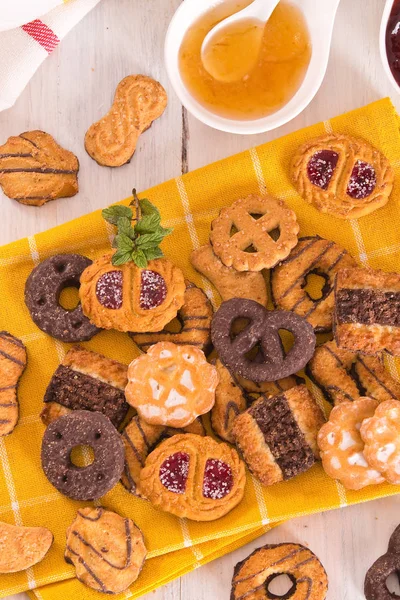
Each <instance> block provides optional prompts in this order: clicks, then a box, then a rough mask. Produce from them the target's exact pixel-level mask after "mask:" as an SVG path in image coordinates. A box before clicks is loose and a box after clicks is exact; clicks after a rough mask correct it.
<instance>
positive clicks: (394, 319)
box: [336, 288, 400, 327]
mask: <svg viewBox="0 0 400 600" xmlns="http://www.w3.org/2000/svg"><path fill="white" fill-rule="evenodd" d="M336 316H337V320H338V323H339V324H341V323H361V324H362V325H373V324H377V325H388V326H393V327H400V292H384V291H381V290H378V289H366V288H365V289H360V288H357V289H341V290H338V292H337V294H336Z"/></svg>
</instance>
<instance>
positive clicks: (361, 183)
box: [347, 160, 376, 200]
mask: <svg viewBox="0 0 400 600" xmlns="http://www.w3.org/2000/svg"><path fill="white" fill-rule="evenodd" d="M375 188H376V173H375V169H374V167H373V166H372V165H370V164H369V163H366V162H364V161H363V160H358V161H357V162H356V164H355V165H354V167H353V171H352V173H351V177H350V180H349V184H348V186H347V194H348V195H349V196H350V197H351V198H354V199H355V200H362V199H363V198H367V197H368V196H369V195H370V194H372V192H373V191H374V189H375Z"/></svg>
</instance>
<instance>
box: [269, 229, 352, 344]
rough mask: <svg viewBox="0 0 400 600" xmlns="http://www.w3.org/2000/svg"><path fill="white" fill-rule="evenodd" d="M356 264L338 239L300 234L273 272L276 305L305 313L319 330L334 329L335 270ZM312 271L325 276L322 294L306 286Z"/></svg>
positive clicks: (314, 273)
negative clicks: (311, 291)
mask: <svg viewBox="0 0 400 600" xmlns="http://www.w3.org/2000/svg"><path fill="white" fill-rule="evenodd" d="M356 264H357V263H356V261H355V260H354V259H353V258H352V257H351V256H350V254H349V253H348V252H347V250H344V249H343V248H341V247H340V246H338V245H337V244H335V242H330V241H329V240H324V239H322V238H320V237H319V236H315V237H305V238H301V239H300V240H299V243H298V244H297V246H296V247H295V248H294V250H292V252H291V253H290V254H289V256H288V258H287V259H286V260H284V261H282V262H281V263H280V264H279V265H278V266H277V267H275V268H274V269H273V271H272V273H271V290H272V299H273V302H274V304H275V307H276V308H280V309H282V310H291V311H293V312H295V313H296V314H298V315H300V316H301V317H304V318H305V319H307V321H308V322H309V323H311V325H312V326H313V327H314V330H315V331H316V332H317V333H322V332H325V331H331V329H332V320H333V306H334V297H333V287H334V283H335V276H336V273H337V271H338V270H339V269H343V268H345V267H355V266H356ZM310 275H319V276H320V277H322V278H323V279H324V285H323V288H322V290H321V292H320V294H321V296H320V297H319V298H318V297H313V296H312V295H311V294H310V293H309V292H308V291H307V290H306V286H307V282H308V277H309V276H310ZM317 295H318V293H317V292H316V294H315V296H317Z"/></svg>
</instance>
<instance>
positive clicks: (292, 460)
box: [232, 385, 325, 485]
mask: <svg viewBox="0 0 400 600" xmlns="http://www.w3.org/2000/svg"><path fill="white" fill-rule="evenodd" d="M324 422H325V420H324V417H323V415H322V412H321V409H320V408H319V407H318V406H317V404H316V402H315V400H314V398H313V397H312V396H311V394H310V392H309V391H308V389H307V388H306V386H305V385H300V386H297V387H295V388H292V389H290V390H288V391H286V392H284V393H283V394H280V395H279V396H274V397H272V398H268V399H267V398H265V397H264V396H261V397H260V398H259V399H258V400H256V402H254V404H252V406H251V407H250V408H249V409H248V410H246V412H244V413H242V414H240V415H239V416H238V417H237V418H236V419H235V421H234V423H233V427H232V433H233V436H234V438H235V442H236V445H237V447H238V449H239V451H240V452H241V455H242V456H243V458H244V460H245V462H246V464H247V466H248V467H249V469H250V471H251V472H252V473H254V475H255V476H256V477H257V478H258V479H259V480H260V481H261V483H263V484H264V485H272V484H274V483H278V482H279V481H284V480H287V479H291V478H292V477H295V476H296V475H298V474H299V473H303V472H304V471H307V470H308V469H309V468H310V467H312V465H313V464H314V463H315V461H316V460H317V459H318V458H319V452H318V447H317V433H318V431H319V429H320V427H321V426H322V424H323V423H324Z"/></svg>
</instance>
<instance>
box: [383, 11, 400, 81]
mask: <svg viewBox="0 0 400 600" xmlns="http://www.w3.org/2000/svg"><path fill="white" fill-rule="evenodd" d="M386 54H387V57H388V61H389V67H390V70H391V71H392V73H393V77H394V78H395V80H396V81H397V83H398V84H399V85H400V2H399V0H395V1H394V2H393V6H392V11H391V13H390V17H389V21H388V24H387V27H386Z"/></svg>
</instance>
